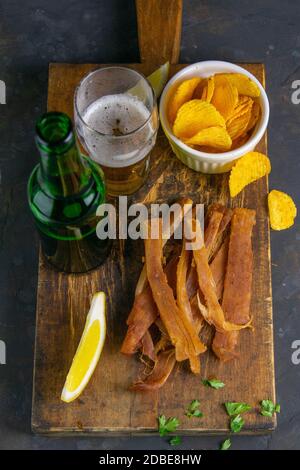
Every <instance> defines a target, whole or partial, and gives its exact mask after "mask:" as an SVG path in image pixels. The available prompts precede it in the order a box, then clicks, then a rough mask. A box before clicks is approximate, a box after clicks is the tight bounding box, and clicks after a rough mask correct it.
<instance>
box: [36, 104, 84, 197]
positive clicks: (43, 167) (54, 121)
mask: <svg viewBox="0 0 300 470" xmlns="http://www.w3.org/2000/svg"><path fill="white" fill-rule="evenodd" d="M36 144H37V147H38V149H39V152H40V157H41V159H40V184H41V185H42V187H43V190H44V191H45V192H46V193H48V194H49V195H51V196H53V197H68V196H73V195H75V194H78V193H80V192H82V191H83V190H84V189H85V188H86V187H87V186H88V185H89V183H90V177H91V170H90V168H89V166H88V165H87V163H86V162H85V160H84V159H83V157H82V156H81V155H80V153H79V150H78V148H77V145H76V140H75V136H74V132H73V128H72V123H71V120H70V119H69V118H68V116H66V115H65V114H63V113H47V114H45V115H44V116H42V118H41V119H40V120H39V121H38V123H37V133H36Z"/></svg>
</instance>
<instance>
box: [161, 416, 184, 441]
mask: <svg viewBox="0 0 300 470" xmlns="http://www.w3.org/2000/svg"><path fill="white" fill-rule="evenodd" d="M178 426H179V421H178V419H177V418H168V419H167V418H166V417H165V415H161V416H159V417H158V432H159V435H160V436H161V437H162V436H165V435H166V434H168V433H169V432H174V431H176V429H177V428H178Z"/></svg>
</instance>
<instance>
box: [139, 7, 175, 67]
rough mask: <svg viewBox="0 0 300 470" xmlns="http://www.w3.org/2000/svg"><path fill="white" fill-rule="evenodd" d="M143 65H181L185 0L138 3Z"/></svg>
mask: <svg viewBox="0 0 300 470" xmlns="http://www.w3.org/2000/svg"><path fill="white" fill-rule="evenodd" d="M135 4H136V14H137V24H138V39H139V49H140V58H141V62H147V63H151V64H153V65H161V64H163V63H164V62H166V61H169V62H170V63H171V64H176V63H178V60H179V53H180V40H181V23H182V0H168V1H166V0H135Z"/></svg>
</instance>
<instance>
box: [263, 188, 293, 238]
mask: <svg viewBox="0 0 300 470" xmlns="http://www.w3.org/2000/svg"><path fill="white" fill-rule="evenodd" d="M268 207H269V216H270V225H271V227H272V229H273V230H284V229H287V228H289V227H291V226H292V225H294V221H295V218H296V216H297V207H296V205H295V203H294V201H293V199H292V198H291V196H289V195H288V194H286V193H283V192H282V191H277V190H276V189H273V190H272V191H271V192H270V193H269V194H268Z"/></svg>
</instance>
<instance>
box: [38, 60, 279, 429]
mask: <svg viewBox="0 0 300 470" xmlns="http://www.w3.org/2000/svg"><path fill="white" fill-rule="evenodd" d="M98 67H99V65H95V64H88V65H70V64H51V65H50V70H49V95H48V109H49V110H59V111H64V112H66V113H68V114H69V115H72V114H73V94H74V89H75V87H76V85H77V84H78V82H79V80H80V79H81V78H82V77H83V76H84V75H85V74H86V73H87V72H89V71H90V70H93V69H95V68H98ZM128 67H132V68H135V69H136V70H138V71H141V72H143V73H144V74H145V75H147V74H149V73H151V72H152V71H153V70H152V67H151V65H148V64H130V65H128ZM182 67H183V65H174V66H172V67H171V72H170V73H171V75H173V74H174V73H175V72H176V71H178V70H179V69H180V68H182ZM244 67H245V68H246V69H247V70H249V71H251V72H252V73H253V74H254V75H255V76H256V77H257V78H258V79H259V80H260V81H261V82H262V83H264V68H263V66H262V65H261V64H251V65H244ZM258 149H259V150H260V151H262V152H266V150H267V149H266V136H264V138H263V139H262V141H261V142H260V144H259V146H258ZM267 192H268V181H267V178H263V179H261V180H259V181H257V182H255V183H253V184H251V185H250V186H249V187H247V188H246V189H245V190H244V191H242V193H240V194H239V195H238V196H237V197H236V198H234V199H230V197H229V192H228V174H223V175H204V174H200V173H196V172H194V171H192V170H190V169H189V168H187V167H185V166H184V165H183V164H182V163H181V162H180V161H179V160H177V158H176V157H175V156H174V154H173V153H172V151H171V148H170V146H169V144H168V142H167V140H166V138H165V136H164V134H163V132H162V131H161V130H160V131H159V135H158V139H157V145H156V147H155V149H154V151H153V154H152V161H151V172H150V176H149V179H148V180H147V183H146V184H145V185H144V186H143V187H142V188H141V189H140V191H138V192H137V193H136V194H135V195H134V196H132V197H131V198H130V199H129V203H130V202H138V201H139V202H146V203H151V202H154V201H158V202H162V201H164V202H172V201H174V200H176V199H177V198H179V197H181V196H189V197H191V198H192V199H193V201H194V202H195V203H196V202H202V203H205V204H208V203H212V202H214V201H219V202H222V203H224V204H225V205H227V206H230V207H237V206H241V207H248V208H252V209H256V211H257V223H256V226H255V228H254V235H253V248H254V282H253V293H252V303H251V313H252V315H253V319H254V327H255V331H254V332H251V331H250V330H249V331H248V330H247V331H243V332H242V333H241V341H240V351H239V353H240V355H239V359H237V360H235V361H233V362H230V363H227V364H222V363H221V362H220V361H218V360H217V359H216V358H215V357H214V355H213V353H211V352H210V351H208V352H206V353H205V354H204V355H202V356H201V368H202V374H201V376H202V377H209V376H216V377H218V378H219V379H222V380H223V381H224V382H225V384H226V386H225V388H224V389H222V390H219V391H217V390H212V389H208V388H206V387H204V386H203V385H202V384H201V380H200V378H199V377H197V376H194V375H193V374H192V373H191V372H189V370H188V367H187V365H186V364H181V365H179V366H177V367H176V370H175V372H174V373H173V374H172V375H171V377H170V379H169V380H168V382H167V383H166V385H165V386H164V387H163V388H162V389H161V390H159V391H156V392H151V393H145V394H139V393H133V392H130V391H129V390H128V387H129V386H130V384H131V383H132V381H133V380H134V379H136V377H137V376H138V374H139V372H140V371H141V365H140V363H139V362H138V360H137V358H136V357H131V358H128V357H124V356H123V355H122V354H120V352H119V351H120V346H121V343H122V340H123V338H124V335H125V331H126V318H127V315H128V312H129V311H130V308H131V305H132V302H133V298H134V289H135V284H136V281H137V278H138V276H139V272H140V270H141V267H142V256H143V243H142V242H141V241H131V240H128V241H126V242H124V241H116V242H115V243H114V247H113V250H112V253H111V256H110V258H109V259H108V260H107V262H106V263H105V264H104V265H103V266H102V267H100V268H99V269H96V270H94V271H93V272H91V273H89V274H83V275H67V274H59V273H57V272H55V271H54V270H52V269H51V268H49V267H48V266H47V265H46V264H44V261H43V258H42V257H41V256H40V265H39V278H38V293H37V320H36V345H35V366H34V392H33V409H32V429H33V430H34V431H35V432H39V433H62V434H68V433H72V432H77V433H99V434H106V433H107V432H109V431H111V432H113V433H114V434H121V435H122V434H124V433H133V434H135V433H144V434H146V433H151V432H155V431H156V429H157V416H158V415H159V414H165V415H166V416H176V417H178V418H179V419H180V422H181V425H180V432H182V433H185V434H193V433H208V434H210V433H224V432H227V431H228V417H227V415H226V412H225V410H224V407H223V405H222V404H223V403H224V402H225V401H245V402H248V403H250V404H251V405H253V409H252V411H250V412H249V413H247V414H246V415H245V426H244V428H243V431H242V433H264V432H268V431H271V430H273V429H274V428H275V426H276V417H274V418H272V419H270V418H266V417H263V416H261V415H260V414H259V411H258V408H259V401H260V400H262V399H266V398H270V399H272V400H274V401H275V387H274V359H273V323H272V293H271V272H270V237H269V225H268V215H267V205H266V196H267ZM99 290H104V291H105V292H106V293H107V299H108V305H107V307H108V311H107V320H108V334H107V340H106V343H105V347H104V350H103V353H102V356H101V361H100V363H99V365H98V366H97V368H96V370H95V373H94V375H93V377H92V379H91V381H90V383H89V385H88V386H87V388H86V389H85V391H84V392H83V394H82V395H81V396H80V397H79V398H78V399H77V400H76V401H75V402H73V403H70V404H65V403H63V402H61V401H60V394H61V390H62V387H63V384H64V381H65V378H66V374H67V372H68V369H69V367H70V364H71V361H72V358H73V355H74V353H75V351H76V348H77V345H78V342H79V339H80V336H81V333H82V330H83V326H84V323H85V317H86V313H87V311H88V309H89V305H90V301H91V298H92V295H93V293H94V292H96V291H99ZM196 398H197V399H199V400H200V402H201V409H202V411H203V413H204V416H203V418H202V419H188V418H187V417H185V416H184V410H185V408H186V406H187V405H188V404H189V402H190V401H191V400H193V399H196Z"/></svg>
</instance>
